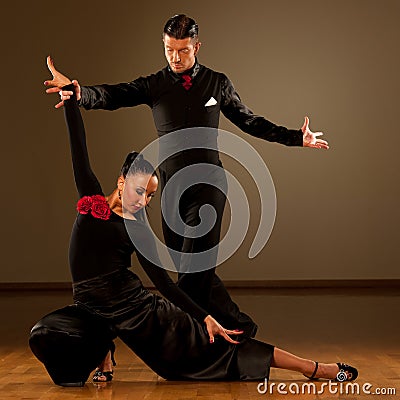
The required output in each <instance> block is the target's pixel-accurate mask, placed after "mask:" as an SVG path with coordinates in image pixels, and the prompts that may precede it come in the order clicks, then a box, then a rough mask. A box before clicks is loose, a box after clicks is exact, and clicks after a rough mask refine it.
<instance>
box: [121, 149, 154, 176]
mask: <svg viewBox="0 0 400 400" xmlns="http://www.w3.org/2000/svg"><path fill="white" fill-rule="evenodd" d="M135 174H146V175H152V176H157V172H156V170H155V169H154V167H153V166H152V165H151V164H150V163H149V162H148V161H147V160H145V159H144V158H143V154H140V153H137V152H136V151H133V152H132V153H129V154H128V155H127V156H126V159H125V162H124V165H123V166H122V168H121V175H122V176H123V177H124V178H126V177H127V176H128V175H135Z"/></svg>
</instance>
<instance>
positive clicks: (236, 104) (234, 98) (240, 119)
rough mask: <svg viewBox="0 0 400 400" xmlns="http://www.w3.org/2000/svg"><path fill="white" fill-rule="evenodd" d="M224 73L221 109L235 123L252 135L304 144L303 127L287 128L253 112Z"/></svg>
mask: <svg viewBox="0 0 400 400" xmlns="http://www.w3.org/2000/svg"><path fill="white" fill-rule="evenodd" d="M221 75H222V100H221V111H222V113H223V114H224V115H225V117H226V118H228V119H229V120H230V121H231V122H232V123H233V124H235V125H236V126H237V127H239V128H240V129H241V130H242V131H243V132H246V133H248V134H250V135H252V136H255V137H258V138H261V139H264V140H268V141H269V142H278V143H281V144H284V145H286V146H303V133H302V131H301V129H298V130H293V129H287V128H285V127H283V126H278V125H275V124H273V123H272V122H270V121H268V120H266V119H265V118H264V117H261V116H259V115H255V114H253V112H252V111H251V110H250V109H249V108H248V107H247V106H246V105H244V104H243V103H242V101H241V100H240V97H239V94H238V93H237V92H236V90H235V88H234V87H233V84H232V82H231V81H230V80H229V79H228V78H227V77H226V76H225V75H224V74H221Z"/></svg>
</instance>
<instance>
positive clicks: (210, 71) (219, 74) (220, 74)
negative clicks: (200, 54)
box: [200, 64, 227, 79]
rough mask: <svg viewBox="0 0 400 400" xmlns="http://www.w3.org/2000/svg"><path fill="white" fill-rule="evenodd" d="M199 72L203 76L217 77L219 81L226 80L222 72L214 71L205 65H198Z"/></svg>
mask: <svg viewBox="0 0 400 400" xmlns="http://www.w3.org/2000/svg"><path fill="white" fill-rule="evenodd" d="M200 71H202V72H203V73H204V74H211V75H215V76H218V77H219V78H221V79H226V78H227V76H226V75H225V74H224V73H223V72H220V71H216V70H215V69H212V68H210V67H207V66H206V65H203V64H200Z"/></svg>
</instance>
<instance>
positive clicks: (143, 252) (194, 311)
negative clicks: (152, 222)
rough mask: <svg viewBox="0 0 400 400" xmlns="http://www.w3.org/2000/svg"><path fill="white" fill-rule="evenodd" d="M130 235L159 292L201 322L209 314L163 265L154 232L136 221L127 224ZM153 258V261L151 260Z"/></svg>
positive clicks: (146, 270)
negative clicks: (180, 286) (172, 277)
mask: <svg viewBox="0 0 400 400" xmlns="http://www.w3.org/2000/svg"><path fill="white" fill-rule="evenodd" d="M127 230H128V232H129V236H130V238H131V240H132V242H133V244H134V245H135V248H136V255H137V258H138V260H139V262H140V265H141V266H142V268H143V269H144V271H145V272H146V274H147V276H148V277H149V278H150V279H151V281H152V282H153V283H154V286H155V287H156V288H157V289H158V290H159V292H160V293H161V294H162V295H163V296H164V297H165V298H166V299H168V300H169V301H170V302H171V303H174V304H175V305H176V306H178V307H179V308H181V309H182V310H183V311H185V312H187V313H188V314H190V315H191V316H192V317H193V318H195V319H197V320H198V321H199V322H204V318H205V317H206V316H207V315H208V314H209V313H207V312H206V311H205V310H204V309H203V308H201V307H200V306H198V305H197V304H196V303H195V302H194V301H193V300H192V299H191V298H190V297H189V296H188V295H187V294H186V293H185V292H184V291H183V290H181V289H180V288H179V287H178V286H177V285H176V284H175V282H174V281H173V280H172V279H171V278H170V276H169V275H168V273H167V271H166V270H165V269H164V268H162V267H161V262H160V260H159V258H158V252H157V247H156V244H155V241H154V237H153V233H152V232H151V230H150V229H149V227H148V226H147V225H146V224H145V223H141V222H134V223H132V224H129V226H127ZM150 260H152V261H150ZM154 262H155V263H154Z"/></svg>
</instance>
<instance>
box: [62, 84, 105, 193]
mask: <svg viewBox="0 0 400 400" xmlns="http://www.w3.org/2000/svg"><path fill="white" fill-rule="evenodd" d="M63 89H65V90H71V91H73V92H74V93H75V90H74V86H73V85H68V86H65V87H64V88H63ZM64 116H65V121H66V124H67V128H68V133H69V141H70V146H71V156H72V166H73V170H74V177H75V183H76V188H77V190H78V193H79V196H80V197H82V196H91V195H94V194H101V195H103V191H102V189H101V186H100V183H99V181H98V180H97V178H96V176H95V174H94V173H93V171H92V168H91V167H90V161H89V155H88V151H87V147H86V134H85V127H84V125H83V120H82V116H81V112H80V110H79V108H78V103H77V101H76V97H75V94H74V95H73V96H72V97H71V99H70V100H65V101H64Z"/></svg>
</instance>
